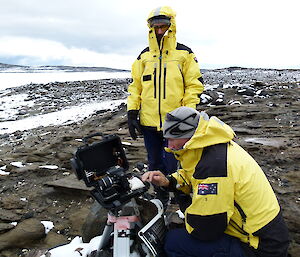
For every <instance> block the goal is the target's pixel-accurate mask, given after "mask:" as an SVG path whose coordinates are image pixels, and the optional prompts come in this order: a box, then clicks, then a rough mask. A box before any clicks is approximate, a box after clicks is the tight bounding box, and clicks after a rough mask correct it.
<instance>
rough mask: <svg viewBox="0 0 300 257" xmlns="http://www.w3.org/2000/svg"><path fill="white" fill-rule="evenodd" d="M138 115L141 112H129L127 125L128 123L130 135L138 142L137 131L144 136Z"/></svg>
mask: <svg viewBox="0 0 300 257" xmlns="http://www.w3.org/2000/svg"><path fill="white" fill-rule="evenodd" d="M138 114H139V110H130V111H128V112H127V123H128V129H129V134H130V136H131V137H132V139H134V140H136V138H137V135H136V131H135V130H137V131H138V132H139V133H140V134H142V130H141V125H140V122H139V120H138Z"/></svg>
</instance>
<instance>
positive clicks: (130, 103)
mask: <svg viewBox="0 0 300 257" xmlns="http://www.w3.org/2000/svg"><path fill="white" fill-rule="evenodd" d="M142 74H143V68H142V64H141V60H140V59H136V60H135V62H134V63H133V64H132V69H131V76H132V83H131V84H130V85H129V86H128V93H129V96H128V97H127V110H128V111H129V110H139V109H140V106H141V93H142V84H141V77H142Z"/></svg>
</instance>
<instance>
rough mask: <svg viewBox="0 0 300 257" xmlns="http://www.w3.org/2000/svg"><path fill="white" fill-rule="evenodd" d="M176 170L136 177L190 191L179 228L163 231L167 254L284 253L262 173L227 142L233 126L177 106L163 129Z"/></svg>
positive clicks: (281, 227)
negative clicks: (188, 201) (170, 172)
mask: <svg viewBox="0 0 300 257" xmlns="http://www.w3.org/2000/svg"><path fill="white" fill-rule="evenodd" d="M163 133H164V137H166V138H167V139H168V148H169V151H171V152H173V153H174V154H175V155H176V158H177V159H178V160H179V161H180V164H181V167H182V168H181V169H179V170H178V171H177V172H175V173H173V174H171V175H169V176H167V177H166V176H165V175H163V174H162V173H161V172H160V171H152V172H151V171H150V172H146V173H145V174H144V175H143V176H142V179H143V180H144V181H149V182H152V183H154V184H156V185H157V186H163V187H165V188H168V189H169V190H173V191H175V190H181V191H183V192H185V193H186V194H191V195H192V201H191V202H190V204H189V206H188V207H187V208H186V210H185V229H174V230H171V231H169V233H168V234H167V237H166V244H165V250H166V253H167V255H168V256H172V257H176V256H187V257H190V256H230V257H286V256H287V249H288V245H289V236H288V230H287V227H286V225H285V222H284V220H283V217H282V214H281V211H280V206H279V204H278V201H277V198H276V196H275V194H274V192H273V190H272V187H271V185H270V183H269V181H268V180H267V178H266V176H265V174H264V172H263V171H262V169H261V168H260V167H259V165H258V164H257V163H256V161H255V160H254V159H253V158H252V157H251V156H250V155H249V154H248V153H247V152H246V151H245V150H244V149H243V148H242V147H240V146H239V145H238V144H236V143H235V142H234V141H233V138H234V135H235V134H234V132H233V130H232V129H231V128H230V127H229V126H228V125H226V124H225V123H223V122H222V121H220V120H219V119H217V118H216V117H211V118H209V117H208V115H207V114H206V113H204V112H201V113H199V112H198V111H196V110H194V109H192V108H188V107H180V108H177V109H175V110H174V111H172V112H170V113H168V114H167V115H166V121H165V123H164V127H163Z"/></svg>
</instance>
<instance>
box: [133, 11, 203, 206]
mask: <svg viewBox="0 0 300 257" xmlns="http://www.w3.org/2000/svg"><path fill="white" fill-rule="evenodd" d="M147 22H148V27H149V36H148V39H149V47H147V48H145V49H144V50H143V51H142V52H141V53H140V55H139V56H138V58H137V60H136V61H135V62H134V63H133V65H132V78H133V82H132V83H131V84H130V85H129V87H128V92H129V96H128V99H127V110H128V128H129V133H130V135H131V137H132V138H133V139H134V140H135V139H136V138H137V133H136V132H137V131H138V132H139V133H142V134H143V136H144V143H145V148H146V150H147V158H148V166H149V170H160V171H162V172H163V173H164V174H169V173H171V172H173V171H175V170H176V169H177V161H176V159H175V158H174V156H173V155H172V154H170V153H166V152H165V151H164V147H165V146H166V141H165V140H164V138H163V135H162V126H163V123H164V117H165V115H166V113H167V112H169V111H172V110H174V109H175V108H177V107H180V106H189V107H191V108H196V105H197V104H199V102H200V94H201V93H202V92H203V84H202V83H203V79H202V75H201V72H200V69H199V65H198V63H197V59H196V57H195V55H194V53H193V52H192V50H191V49H190V48H188V47H187V46H185V45H183V44H180V43H177V42H176V24H175V12H174V11H173V10H172V9H171V8H170V7H168V6H163V7H159V8H156V9H154V10H153V11H151V13H150V15H149V17H148V20H147ZM156 191H157V198H159V199H160V200H161V201H162V202H163V204H164V206H165V207H166V205H167V202H168V200H169V195H168V193H167V192H164V191H161V190H160V189H156Z"/></svg>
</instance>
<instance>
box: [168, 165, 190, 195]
mask: <svg viewBox="0 0 300 257" xmlns="http://www.w3.org/2000/svg"><path fill="white" fill-rule="evenodd" d="M171 176H172V177H173V178H175V180H176V181H177V185H176V189H177V190H180V191H182V192H183V193H185V194H190V193H191V182H190V179H189V177H188V176H187V173H186V172H184V170H183V169H179V170H177V171H176V172H174V173H172V174H171Z"/></svg>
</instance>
